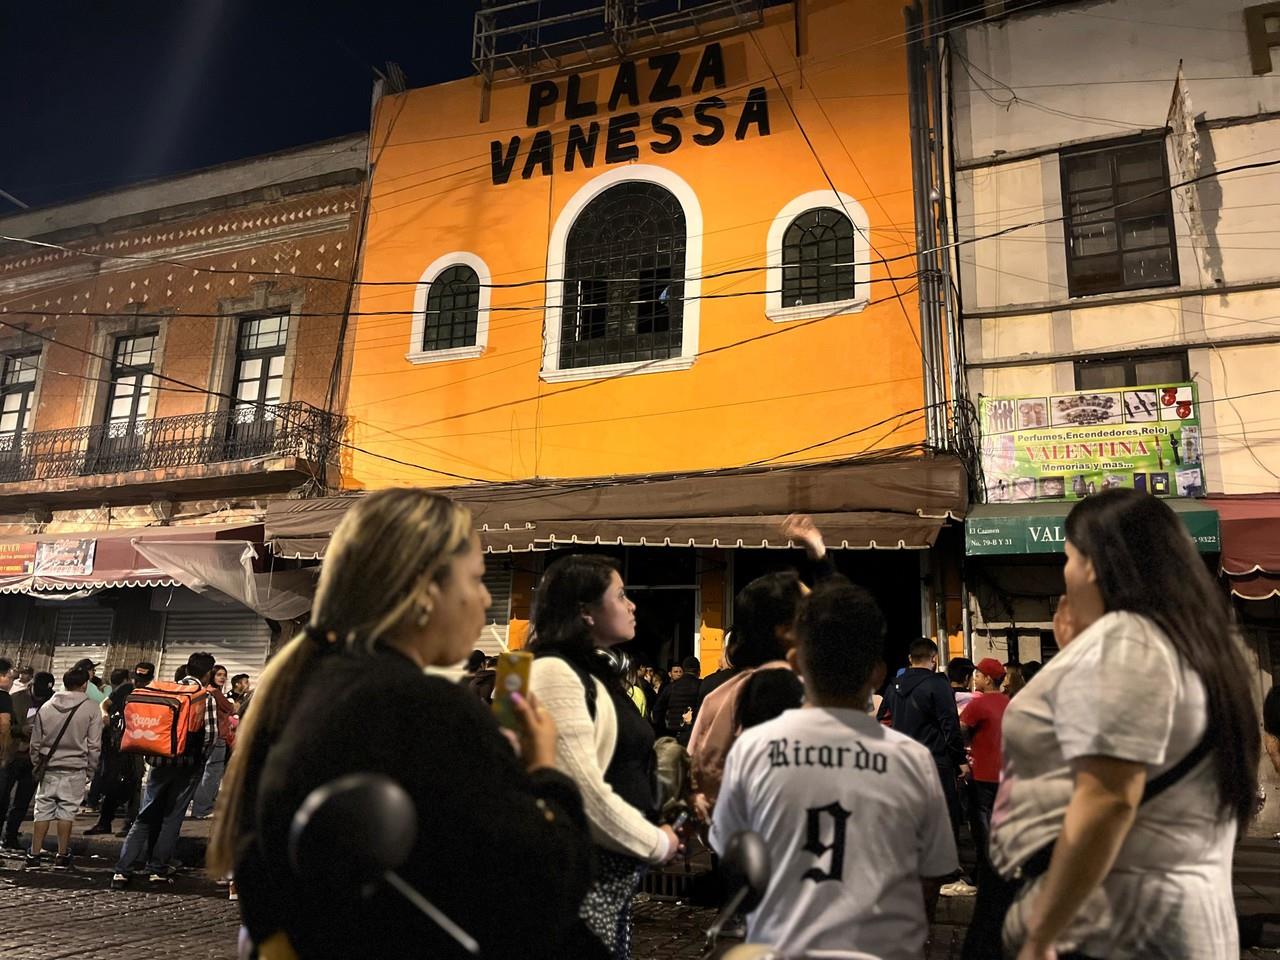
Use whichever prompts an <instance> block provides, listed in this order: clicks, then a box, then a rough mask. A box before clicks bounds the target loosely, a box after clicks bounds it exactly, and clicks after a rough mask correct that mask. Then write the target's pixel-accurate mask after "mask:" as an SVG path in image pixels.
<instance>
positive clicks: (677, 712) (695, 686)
mask: <svg viewBox="0 0 1280 960" xmlns="http://www.w3.org/2000/svg"><path fill="white" fill-rule="evenodd" d="M701 687H702V681H701V680H699V679H698V678H697V677H688V676H685V677H681V678H680V679H679V680H676V681H675V682H674V683H669V684H667V685H666V686H665V687H663V688H662V692H661V693H660V694H658V702H657V704H655V705H654V708H653V725H654V727H655V728H656V729H657V732H658V736H666V737H675V738H676V739H677V740H679V741H680V742H681V743H683V744H684V745H685V746H688V745H689V735H690V734H691V733H693V723H692V722H690V723H689V724H688V726H685V725H684V722H683V721H682V720H681V718H682V717H683V716H684V712H685V711H686V710H692V711H693V719H694V720H697V719H698V705H699V703H700V699H699V697H698V691H699V690H700V689H701Z"/></svg>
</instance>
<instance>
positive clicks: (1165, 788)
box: [966, 489, 1259, 960]
mask: <svg viewBox="0 0 1280 960" xmlns="http://www.w3.org/2000/svg"><path fill="white" fill-rule="evenodd" d="M1066 529H1067V543H1066V552H1067V565H1066V571H1065V577H1066V587H1067V594H1066V600H1065V602H1066V604H1067V609H1068V610H1069V611H1070V614H1069V617H1067V616H1066V615H1065V611H1064V616H1063V617H1060V618H1059V623H1058V624H1057V626H1058V627H1059V628H1060V629H1061V628H1065V630H1064V633H1065V634H1067V635H1065V636H1061V637H1060V638H1059V643H1060V645H1062V646H1063V650H1062V652H1061V653H1060V654H1059V655H1058V656H1057V657H1055V658H1054V659H1053V660H1052V661H1050V662H1049V663H1048V664H1047V665H1046V666H1045V667H1044V669H1043V670H1042V671H1041V672H1040V673H1039V674H1038V675H1037V676H1036V677H1035V679H1034V680H1033V681H1032V682H1031V683H1029V684H1028V685H1027V686H1026V687H1025V688H1024V689H1023V691H1022V692H1021V693H1020V694H1019V696H1018V697H1017V699H1015V700H1014V701H1013V702H1012V703H1011V704H1010V706H1009V709H1008V711H1007V712H1006V713H1005V716H1004V768H1003V771H1002V776H1001V785H1000V793H999V795H998V797H997V799H996V808H995V814H994V817H993V821H992V837H991V857H992V862H993V865H994V867H995V869H996V870H997V871H999V873H1000V875H1001V877H998V878H996V879H995V881H994V882H992V883H989V884H988V885H987V890H986V891H984V893H985V894H986V899H987V901H988V902H987V903H986V904H980V905H979V909H978V911H977V912H978V913H979V914H980V915H981V914H983V913H985V912H986V910H987V909H988V908H989V907H990V905H991V904H990V901H991V899H992V897H993V895H994V896H998V895H999V894H1000V893H1001V892H1004V893H1006V894H1007V895H1008V896H1009V897H1010V898H1011V899H1012V903H1011V904H1008V905H1007V916H1005V918H1004V924H1003V927H1004V944H1005V949H1006V951H1007V952H1008V954H1009V955H1010V956H1015V955H1016V957H1017V958H1018V960H1050V958H1052V957H1055V956H1056V957H1057V958H1058V960H1067V958H1080V960H1087V958H1102V960H1127V958H1139V957H1142V958H1147V957H1170V958H1172V957H1178V958H1183V957H1185V958H1200V957H1205V958H1210V957H1212V958H1226V957H1234V956H1238V955H1239V948H1238V944H1237V931H1236V917H1235V908H1234V904H1233V901H1232V895H1231V857H1232V847H1233V845H1234V843H1235V838H1236V830H1237V826H1238V825H1240V824H1243V823H1244V822H1245V821H1246V820H1247V819H1248V818H1249V816H1250V815H1251V812H1252V806H1253V799H1254V790H1255V785H1256V781H1257V759H1258V753H1259V736H1258V718H1257V713H1256V710H1255V708H1254V705H1253V699H1252V696H1251V693H1250V690H1249V687H1248V684H1247V681H1246V679H1245V678H1246V676H1247V671H1246V668H1245V665H1244V660H1243V657H1242V656H1241V653H1240V651H1239V648H1238V646H1237V638H1236V636H1235V632H1234V629H1233V627H1232V623H1231V617H1230V613H1229V609H1228V607H1227V603H1226V599H1225V597H1224V595H1223V594H1222V592H1221V591H1220V590H1219V589H1218V587H1217V585H1216V584H1215V583H1214V581H1213V579H1212V577H1211V576H1210V575H1209V571H1208V569H1207V568H1206V566H1205V564H1204V561H1203V560H1201V558H1200V556H1199V554H1198V553H1197V552H1196V548H1195V546H1194V544H1193V543H1192V541H1191V538H1190V537H1189V536H1188V534H1187V532H1186V529H1185V528H1184V527H1183V525H1182V524H1181V522H1180V521H1179V520H1178V518H1177V516H1176V514H1174V513H1173V511H1172V510H1171V509H1170V508H1169V507H1168V506H1167V505H1166V504H1165V503H1163V502H1162V501H1160V500H1158V499H1156V498H1155V497H1151V496H1148V495H1146V494H1144V493H1139V492H1137V491H1134V490H1120V489H1117V490H1109V491H1106V492H1103V493H1101V494H1098V495H1096V496H1093V497H1090V498H1089V499H1087V500H1084V501H1082V502H1081V503H1079V504H1077V505H1076V507H1075V508H1074V509H1073V510H1072V511H1071V514H1070V515H1069V516H1068V517H1067V521H1066ZM1068 619H1069V620H1070V621H1071V622H1070V623H1066V622H1063V621H1066V620H1068ZM1166 774H1167V776H1166ZM1153 794H1154V795H1153ZM1001 878H1004V879H1003V882H1002V881H1001ZM993 891H994V893H993ZM1002 909H1003V908H1002ZM997 922H998V920H997ZM969 946H970V945H969V944H966V947H967V948H969ZM970 955H974V953H971V951H970V950H969V949H966V956H970ZM982 955H983V956H989V955H990V954H982Z"/></svg>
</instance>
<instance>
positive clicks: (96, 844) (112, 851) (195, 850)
mask: <svg viewBox="0 0 1280 960" xmlns="http://www.w3.org/2000/svg"><path fill="white" fill-rule="evenodd" d="M97 822H98V818H97V815H96V814H90V813H86V814H81V815H80V816H78V817H76V825H75V829H74V830H73V831H72V834H71V854H72V856H75V857H85V858H90V857H96V858H97V859H99V860H103V861H107V862H110V863H115V862H116V860H118V859H119V857H120V850H121V848H122V847H123V846H124V838H123V837H117V836H116V835H115V834H114V833H108V834H102V835H100V836H93V837H86V836H85V835H84V832H85V831H86V830H88V829H89V828H90V827H92V826H93V825H94V824H95V823H97ZM123 826H124V819H123V818H121V817H117V818H116V820H115V823H114V827H115V829H116V830H119V829H120V828H121V827H123ZM212 828H213V821H212V820H191V819H188V820H184V821H183V823H182V835H181V836H180V837H179V838H178V847H177V850H176V852H175V854H174V855H175V856H176V857H177V858H178V859H179V860H181V861H182V862H183V863H184V864H186V865H187V866H200V865H202V864H203V863H204V853H205V848H206V847H207V846H208V845H209V832H210V830H211V829H212ZM20 832H21V834H22V842H23V844H24V845H26V844H29V843H30V842H31V821H30V820H24V821H23V823H22V828H21V831H20ZM57 847H58V841H57V837H56V835H55V833H54V831H53V830H50V831H49V836H48V837H47V838H46V839H45V842H44V848H45V850H48V851H50V852H52V851H55V850H56V849H57Z"/></svg>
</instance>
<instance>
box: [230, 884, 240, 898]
mask: <svg viewBox="0 0 1280 960" xmlns="http://www.w3.org/2000/svg"><path fill="white" fill-rule="evenodd" d="M227 899H228V900H239V899H240V891H239V890H237V889H236V882H235V881H234V880H232V881H231V882H230V883H229V884H227Z"/></svg>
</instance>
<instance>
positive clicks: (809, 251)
mask: <svg viewBox="0 0 1280 960" xmlns="http://www.w3.org/2000/svg"><path fill="white" fill-rule="evenodd" d="M853 248H854V244H853V224H852V223H851V222H850V220H849V218H848V217H846V216H845V215H844V214H843V213H842V212H840V211H839V210H835V209H832V208H831V207H817V208H815V209H813V210H806V211H805V212H804V213H802V214H800V216H798V217H796V218H795V219H794V220H792V221H791V224H790V226H788V227H787V232H786V233H785V234H783V237H782V305H783V306H784V307H801V306H807V305H809V304H813V303H834V302H836V301H837V300H852V299H853V297H854V279H853V278H854V266H853Z"/></svg>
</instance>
